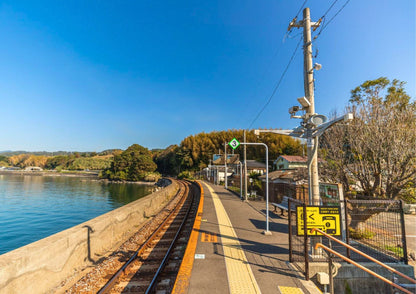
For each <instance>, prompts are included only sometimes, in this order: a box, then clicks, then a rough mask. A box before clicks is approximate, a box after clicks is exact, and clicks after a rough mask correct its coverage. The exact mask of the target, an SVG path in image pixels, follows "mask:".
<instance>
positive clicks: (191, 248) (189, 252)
mask: <svg viewBox="0 0 416 294" xmlns="http://www.w3.org/2000/svg"><path fill="white" fill-rule="evenodd" d="M197 183H198V185H199V188H200V189H201V198H200V200H199V206H198V211H197V214H196V218H195V222H194V226H193V229H192V232H191V236H190V237H189V241H188V245H187V246H186V250H185V254H184V256H183V259H182V263H181V266H180V268H179V272H178V275H177V277H176V281H175V285H174V286H173V289H172V293H175V294H179V293H187V292H188V287H189V279H190V277H191V272H192V267H193V265H194V256H195V249H196V244H197V243H198V235H199V228H200V226H201V218H202V210H203V207H204V190H203V188H202V185H201V184H200V183H199V182H197Z"/></svg>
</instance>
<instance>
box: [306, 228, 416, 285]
mask: <svg viewBox="0 0 416 294" xmlns="http://www.w3.org/2000/svg"><path fill="white" fill-rule="evenodd" d="M315 231H316V232H318V233H321V234H322V235H324V236H325V237H327V238H328V239H331V240H332V241H335V242H337V243H338V244H341V245H342V246H344V247H346V248H348V249H350V250H352V251H354V252H355V253H358V254H360V255H361V256H364V257H365V258H367V259H369V260H371V261H373V262H375V263H377V264H378V265H380V266H382V267H384V268H385V269H387V270H389V271H391V272H393V273H395V274H397V275H399V276H401V277H402V278H404V279H406V280H408V281H410V282H412V283H415V284H416V280H414V279H412V278H411V277H408V276H406V275H405V274H403V273H401V272H399V271H398V270H396V269H394V268H392V267H390V266H388V265H386V264H384V263H382V262H380V261H378V260H377V259H375V258H374V257H371V256H369V255H367V254H365V253H364V252H361V251H360V250H358V249H356V248H354V247H352V246H351V245H349V244H347V243H344V242H342V241H341V240H338V239H337V238H334V237H333V236H331V235H328V234H327V233H325V232H323V231H321V230H320V229H317V228H313V229H312V230H311V233H313V232H315Z"/></svg>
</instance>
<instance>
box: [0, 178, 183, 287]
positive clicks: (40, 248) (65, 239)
mask: <svg viewBox="0 0 416 294" xmlns="http://www.w3.org/2000/svg"><path fill="white" fill-rule="evenodd" d="M177 190H178V185H177V183H176V182H173V183H172V184H171V185H169V186H168V187H166V188H164V189H162V190H160V191H157V192H155V193H152V194H151V195H148V196H146V197H144V198H141V199H138V200H136V201H134V202H132V203H129V204H127V205H125V206H123V207H120V208H118V209H115V210H113V211H110V212H108V213H106V214H103V215H101V216H99V217H96V218H94V219H92V220H89V221H87V222H84V223H82V224H79V225H77V226H74V227H72V228H70V229H67V230H65V231H62V232H59V233H57V234H54V235H52V236H49V237H47V238H44V239H42V240H39V241H36V242H34V243H31V244H29V245H26V246H23V247H21V248H18V249H16V250H13V251H11V252H8V253H6V254H3V255H0V293H19V294H20V293H50V292H53V289H56V288H57V287H59V285H60V284H61V283H62V282H63V281H65V280H67V279H69V278H71V277H76V276H77V274H79V273H80V272H82V271H83V270H85V269H87V268H88V267H92V266H93V265H94V264H96V263H98V262H99V261H100V260H101V259H103V258H105V257H106V256H108V255H109V254H110V253H111V252H113V251H114V250H115V249H117V248H118V247H119V246H120V245H121V244H122V243H123V242H124V241H126V240H127V239H128V238H129V237H130V236H132V235H133V234H134V233H135V232H136V231H137V230H138V229H139V228H140V227H141V226H142V225H143V224H144V223H145V221H146V220H148V218H149V217H150V216H152V215H154V214H155V213H157V212H158V211H159V210H160V209H161V208H162V207H163V205H164V204H165V203H167V201H168V200H169V199H170V198H172V196H173V195H175V193H176V192H177Z"/></svg>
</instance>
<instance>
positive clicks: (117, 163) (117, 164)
mask: <svg viewBox="0 0 416 294" xmlns="http://www.w3.org/2000/svg"><path fill="white" fill-rule="evenodd" d="M156 167H157V166H156V164H155V163H154V162H153V160H152V154H151V152H150V151H149V150H148V149H147V148H145V147H143V146H140V145H138V144H133V145H131V146H130V147H129V148H127V149H126V150H125V151H123V152H122V153H120V154H117V155H115V156H114V161H113V162H112V164H111V167H110V168H108V169H107V170H105V171H104V172H103V176H104V177H107V178H110V179H113V180H127V181H139V180H143V179H144V178H145V177H146V175H147V174H149V173H151V172H154V171H155V170H156Z"/></svg>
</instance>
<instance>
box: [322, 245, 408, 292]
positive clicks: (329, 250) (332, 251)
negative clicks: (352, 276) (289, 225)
mask: <svg viewBox="0 0 416 294" xmlns="http://www.w3.org/2000/svg"><path fill="white" fill-rule="evenodd" d="M319 247H321V248H322V249H325V250H326V251H328V252H330V253H332V254H334V255H336V256H338V257H340V258H342V259H343V260H345V261H347V262H349V263H351V264H353V265H355V266H356V267H358V268H359V269H362V270H363V271H365V272H367V273H369V274H371V275H373V276H374V277H376V278H378V279H380V280H382V281H383V282H386V283H387V284H389V285H390V286H393V287H396V288H397V289H399V290H400V291H403V292H405V293H407V294H413V293H412V292H410V291H408V290H406V289H405V288H403V287H401V286H399V285H397V284H395V283H393V282H392V281H389V280H387V279H386V278H385V277H382V276H380V275H379V274H377V273H375V272H373V271H372V270H369V269H368V268H366V267H365V266H362V265H360V264H358V263H357V262H355V261H353V260H352V259H349V258H348V257H345V256H344V255H342V254H340V253H338V252H336V251H335V250H332V249H331V248H329V247H327V246H325V245H323V244H322V243H316V245H315V250H316V249H318V248H319Z"/></svg>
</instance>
